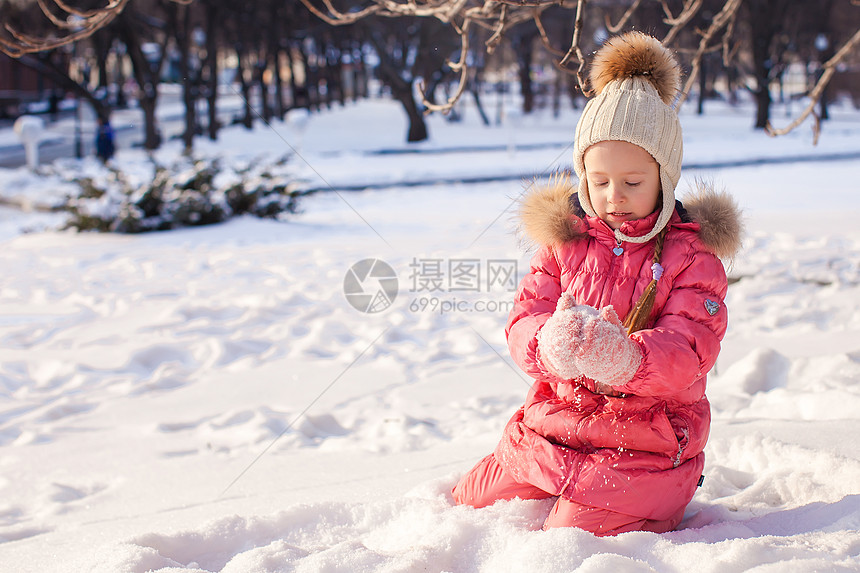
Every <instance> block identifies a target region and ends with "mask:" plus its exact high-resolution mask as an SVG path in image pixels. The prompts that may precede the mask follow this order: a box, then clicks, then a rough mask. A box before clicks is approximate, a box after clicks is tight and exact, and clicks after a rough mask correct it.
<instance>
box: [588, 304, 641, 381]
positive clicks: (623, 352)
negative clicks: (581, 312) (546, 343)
mask: <svg viewBox="0 0 860 573" xmlns="http://www.w3.org/2000/svg"><path fill="white" fill-rule="evenodd" d="M581 336H582V340H581V341H580V343H579V346H578V348H577V349H576V352H575V353H574V363H575V364H576V367H577V368H578V369H579V371H580V372H582V374H584V375H585V376H587V377H589V378H591V379H592V380H594V381H595V382H598V383H602V384H603V385H604V386H610V387H611V386H621V385H622V384H625V383H627V382H629V381H630V379H631V378H633V375H634V374H636V370H638V369H639V365H640V364H641V363H642V350H640V348H639V345H638V344H637V343H636V342H635V341H633V340H631V339H630V338H629V337H628V336H627V331H626V330H625V329H624V327H623V326H622V325H621V321H620V320H619V319H618V315H617V314H615V310H614V309H612V307H606V308H603V309H602V310H601V311H600V317H599V318H596V319H594V320H591V321H589V322H588V323H587V324H585V325H584V326H583V328H582V334H581ZM612 391H613V392H614V390H612ZM602 393H606V394H608V392H602ZM608 395H611V394H608Z"/></svg>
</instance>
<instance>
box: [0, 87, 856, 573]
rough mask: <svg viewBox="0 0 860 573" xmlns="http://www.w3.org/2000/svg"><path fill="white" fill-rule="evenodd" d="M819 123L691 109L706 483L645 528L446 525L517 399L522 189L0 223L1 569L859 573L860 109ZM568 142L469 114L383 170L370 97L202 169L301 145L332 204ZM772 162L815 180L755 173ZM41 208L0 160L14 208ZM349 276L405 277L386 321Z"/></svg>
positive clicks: (31, 217)
mask: <svg viewBox="0 0 860 573" xmlns="http://www.w3.org/2000/svg"><path fill="white" fill-rule="evenodd" d="M835 116H836V119H835V120H833V121H832V122H830V123H829V124H828V125H826V127H825V131H824V134H823V136H822V140H821V143H820V145H819V146H818V147H813V146H812V145H811V136H810V134H809V131H808V128H801V130H800V131H798V132H796V133H794V134H791V135H790V136H787V137H785V138H782V139H775V140H773V139H768V138H767V137H766V136H764V135H762V134H760V133H754V132H753V131H752V130H751V129H750V128H749V125H750V118H751V111H750V110H749V109H748V108H745V109H742V110H731V109H725V108H721V107H719V106H717V105H716V104H714V105H713V106H712V109H711V110H710V112H709V115H706V116H704V117H696V116H694V115H689V112H688V111H686V110H685V113H684V117H683V122H684V127H685V134H686V140H687V146H686V159H685V162H686V163H687V164H688V165H694V166H699V167H701V166H705V165H721V166H722V167H719V168H714V169H705V168H701V169H695V170H693V169H690V170H688V171H686V172H685V175H684V179H687V180H688V181H689V180H690V179H691V178H692V177H695V176H702V177H709V178H713V179H715V180H717V181H718V182H720V183H722V184H724V185H725V186H726V188H727V189H729V190H730V191H731V192H732V193H733V194H734V195H735V197H736V198H737V200H738V202H739V203H740V204H741V206H742V207H743V208H744V209H745V211H746V213H747V217H748V218H747V225H748V236H747V240H746V241H745V248H744V251H743V253H742V254H741V255H740V256H739V257H738V259H737V260H736V261H734V263H733V265H731V267H730V269H729V271H730V275H731V276H732V277H734V278H736V279H739V280H738V281H737V282H735V283H734V284H732V286H731V287H730V290H729V293H730V294H729V298H728V306H729V308H730V313H731V319H730V329H729V332H728V334H727V337H726V340H725V343H724V349H723V353H722V355H721V357H720V360H719V362H718V364H717V368H716V372H714V373H712V376H711V379H710V382H709V391H708V394H709V397H710V399H711V403H712V405H713V415H714V424H713V429H712V434H711V439H710V442H709V445H708V448H707V452H706V455H707V465H706V469H705V474H706V479H705V482H704V485H703V487H702V488H701V489H700V490H699V491H698V493H697V495H696V497H695V498H694V500H693V503H692V504H691V505H690V507H689V511H688V514H687V518H686V520H685V522H684V523H683V524H682V527H681V528H680V529H679V530H678V531H675V532H672V533H668V534H663V535H656V534H652V533H628V534H623V535H621V536H618V537H615V538H595V537H593V536H592V535H590V534H588V533H585V532H582V531H579V530H575V529H566V530H553V531H549V532H542V531H540V530H539V527H540V524H541V523H542V521H543V518H544V515H545V513H546V511H547V510H548V507H547V505H546V503H545V502H533V501H529V502H527V501H518V500H515V501H511V502H503V503H498V504H496V505H495V506H493V507H490V508H486V509H481V510H474V509H470V508H465V507H454V506H452V504H451V498H450V495H449V491H450V488H451V487H452V486H453V485H454V484H455V483H456V480H457V479H458V476H460V475H461V474H462V473H463V472H465V471H466V470H468V469H469V468H470V467H471V466H472V465H473V464H474V463H475V462H476V461H477V460H478V459H479V458H480V457H481V456H483V455H485V454H486V453H489V452H490V451H491V450H492V448H493V447H494V446H495V443H496V441H497V440H498V438H499V435H500V432H501V429H502V427H503V425H504V423H505V422H506V421H507V419H508V417H509V416H510V415H511V413H512V412H513V410H514V409H516V408H517V407H518V406H519V404H520V403H521V402H522V400H523V399H524V397H525V394H526V391H527V388H528V379H527V377H526V376H525V375H524V374H523V373H521V372H519V371H518V370H517V369H516V368H515V367H514V366H513V364H512V362H511V361H510V358H509V357H508V354H507V350H506V347H505V342H504V333H503V326H504V322H505V318H506V314H507V310H508V309H509V308H510V307H509V304H510V299H511V297H512V293H511V292H510V289H511V288H512V286H513V285H512V283H511V282H510V281H508V280H506V279H508V278H509V277H510V276H512V275H510V274H509V273H510V272H511V270H515V272H516V273H517V274H519V275H522V273H524V272H525V271H526V269H527V265H528V259H529V253H528V252H527V251H525V250H523V248H522V245H521V244H520V242H519V241H518V239H517V237H516V235H515V234H514V232H513V227H514V221H513V220H512V214H513V203H514V201H515V199H516V197H517V196H518V195H519V194H520V193H521V192H522V191H523V188H524V184H523V182H522V181H521V180H518V179H512V180H509V181H496V182H482V183H471V184H458V183H444V184H432V185H408V186H405V185H399V186H398V185H395V186H393V187H391V188H387V189H376V190H368V191H362V192H328V193H318V194H315V195H311V196H308V197H306V198H304V199H303V200H302V203H301V206H302V209H303V212H302V213H300V214H298V215H293V216H289V217H288V218H286V219H285V220H284V221H279V222H275V221H262V220H257V219H252V218H241V219H237V220H233V221H231V222H228V223H226V224H223V225H218V226H213V227H208V228H197V229H188V230H182V231H173V232H170V233H163V234H149V235H143V236H119V235H97V234H74V233H71V232H55V231H50V230H42V231H39V229H45V226H46V225H50V224H56V223H57V220H56V218H57V216H56V215H51V216H47V215H38V214H21V213H20V212H18V211H13V210H2V211H0V248H2V255H0V260H2V270H3V273H2V276H0V571H4V572H5V571H10V572H12V571H14V572H26V571H33V572H37V571H38V572H40V573H41V572H50V571H59V572H69V571H71V572H78V571H93V572H104V573H116V572H135V573H137V572H140V573H142V572H144V571H161V572H162V573H166V572H168V571H191V572H204V571H225V572H251V573H262V572H276V571H308V572H317V571H344V572H347V571H348V572H356V571H388V572H395V571H397V572H406V571H409V572H412V571H452V572H466V571H487V572H496V571H531V572H567V571H579V572H583V573H587V572H597V571H608V570H617V571H632V572H644V571H658V572H664V571H678V572H682V571H689V570H691V569H695V570H697V571H702V572H709V571H713V572H719V573H725V572H733V571H749V570H754V571H758V572H762V573H763V572H771V571H774V572H775V571H780V572H782V571H789V570H790V571H801V572H804V571H810V572H811V571H860V534H858V529H860V445H858V442H857V440H856V437H857V435H858V433H860V414H858V412H860V390H858V389H860V385H858V382H860V230H858V227H857V223H856V222H857V220H858V218H860V185H858V183H857V173H858V168H860V159H858V158H857V157H860V113H857V112H854V111H851V110H848V109H843V110H835ZM575 122H576V114H575V113H573V112H571V113H568V114H565V115H564V116H563V117H561V118H559V119H555V118H552V117H551V116H549V115H544V114H537V115H536V116H535V117H533V118H512V119H511V121H509V122H508V124H507V125H505V126H501V127H490V128H485V127H482V126H480V125H478V122H477V118H476V116H475V114H474V113H472V112H471V110H468V109H467V110H466V116H465V121H464V122H463V123H459V124H454V123H448V122H446V121H445V120H444V119H443V118H440V117H431V118H430V129H431V134H432V140H431V141H430V142H427V143H424V144H421V145H419V146H417V147H418V148H420V149H425V150H426V151H427V152H426V153H419V154H413V153H408V154H396V153H386V154H379V153H372V152H374V151H378V150H398V149H400V150H402V149H404V148H406V147H407V146H406V145H405V144H403V143H402V139H403V135H404V133H405V124H404V118H403V116H402V114H401V112H400V110H399V109H398V107H397V106H396V104H393V103H390V102H385V101H366V102H361V103H358V104H350V105H349V106H348V107H346V108H344V109H339V108H338V109H334V110H332V111H329V112H325V113H323V114H319V115H315V116H313V117H311V118H305V117H298V116H294V117H291V118H290V121H288V122H286V123H276V124H275V125H274V126H273V128H272V129H270V128H267V127H265V126H260V127H258V128H257V129H256V130H255V131H254V132H252V133H247V132H244V131H242V130H240V129H233V130H228V131H225V132H223V137H222V141H221V142H220V143H219V144H217V145H214V146H213V145H212V144H209V143H205V142H202V141H201V143H200V146H199V148H200V150H201V151H202V152H206V153H220V154H223V155H225V156H235V157H240V158H245V159H248V158H254V157H261V156H263V155H265V154H268V155H273V156H276V155H281V154H283V153H285V152H289V151H290V147H292V148H294V149H295V150H296V151H298V153H299V154H300V155H301V157H302V158H303V159H301V158H299V157H296V158H294V159H293V164H294V166H295V169H296V173H297V176H300V177H302V178H303V179H304V180H305V181H307V182H308V184H309V185H310V186H315V187H316V186H318V187H327V186H329V185H331V186H332V187H333V188H334V189H335V190H337V189H338V188H339V187H354V186H356V185H359V184H371V183H372V184H380V183H386V184H392V183H396V182H398V181H400V182H403V181H407V182H412V183H414V182H417V181H420V180H422V179H434V180H448V179H454V178H457V177H467V178H475V179H479V178H481V177H485V178H489V177H495V176H498V175H514V176H518V175H526V176H527V175H540V174H543V173H546V172H548V171H550V170H553V169H557V168H564V167H566V166H568V165H569V163H570V149H569V148H568V146H569V145H570V143H571V140H570V138H571V135H572V133H573V126H574V125H575ZM518 146H520V147H523V148H521V149H518ZM464 147H473V148H493V147H495V148H496V149H495V150H483V151H474V152H467V151H464V150H463V149H462V148H464ZM452 148H458V149H457V150H456V151H452ZM138 153H139V152H134V151H123V152H121V153H120V155H119V157H118V162H119V164H120V165H127V166H128V170H129V171H130V172H134V171H135V169H137V168H138V167H139V165H141V164H142V163H143V162H144V159H142V158H141V157H140V156H139V155H137V154H138ZM176 154H178V147H177V146H175V144H171V145H168V146H166V147H165V149H163V150H162V151H160V152H159V155H160V156H161V157H162V158H164V159H165V160H169V158H170V157H171V156H172V155H176ZM837 154H839V155H843V156H851V155H852V154H854V156H855V158H854V159H842V160H832V157H833V155H837ZM785 157H797V158H805V160H804V161H798V162H788V163H784V162H780V163H764V164H761V165H756V164H754V161H752V160H755V159H758V158H769V159H770V160H772V161H773V160H780V158H785ZM816 158H817V159H816ZM828 158H830V159H828ZM733 163H735V164H741V165H742V166H735V167H731V166H727V165H731V164H733ZM62 169H78V168H77V167H74V165H72V164H69V165H66V166H63V167H62ZM684 185H685V184H684V183H683V182H682V185H681V187H682V188H683V187H684ZM56 191H57V190H56V186H55V181H54V182H52V180H50V179H48V180H43V179H39V178H36V177H34V176H32V175H30V174H28V173H26V171H25V170H23V169H18V170H6V171H2V170H0V194H2V195H4V196H6V197H13V196H19V197H20V196H21V195H22V194H26V195H27V196H29V197H30V199H31V200H32V201H34V202H37V203H38V202H50V200H51V198H52V197H56ZM25 230H30V231H33V230H36V231H35V232H27V233H25V232H23V231H25ZM368 258H370V259H379V260H381V261H385V262H387V263H388V264H389V265H391V267H392V268H393V269H394V271H395V273H396V278H397V281H396V282H397V285H398V287H399V288H398V293H397V296H396V298H395V300H394V302H393V304H392V305H391V306H390V307H389V308H387V309H385V310H383V311H381V312H376V313H364V312H359V311H358V310H356V309H355V308H353V307H352V306H351V304H350V302H349V301H348V300H347V298H346V297H345V295H344V280H345V277H346V276H347V273H348V271H349V270H350V267H351V266H352V265H353V264H354V263H357V262H358V261H361V260H364V259H368ZM377 268H378V267H377ZM478 272H480V275H478V274H477V273H478ZM478 278H480V281H477V279H478ZM389 282H391V281H389ZM371 284H372V285H374V286H373V289H374V290H375V289H376V288H377V287H376V285H377V284H388V283H382V282H381V283H376V282H375V281H370V282H366V283H364V284H363V286H364V287H365V288H369V286H368V285H371ZM353 300H354V299H353Z"/></svg>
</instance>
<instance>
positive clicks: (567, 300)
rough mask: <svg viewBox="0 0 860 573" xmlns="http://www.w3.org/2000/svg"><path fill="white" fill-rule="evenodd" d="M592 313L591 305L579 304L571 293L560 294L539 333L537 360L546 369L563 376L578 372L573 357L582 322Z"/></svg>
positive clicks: (591, 317)
mask: <svg viewBox="0 0 860 573" xmlns="http://www.w3.org/2000/svg"><path fill="white" fill-rule="evenodd" d="M595 316H597V310H596V309H594V308H593V307H590V306H578V305H577V304H576V302H575V301H574V299H573V297H572V296H571V295H570V294H568V293H564V294H562V295H561V298H559V299H558V304H557V305H556V310H555V312H554V313H553V314H552V316H551V317H550V318H549V320H547V321H546V323H545V324H544V325H543V328H542V329H541V331H540V332H539V333H538V351H539V352H540V360H541V362H542V363H543V365H544V366H545V367H546V369H547V370H549V371H550V372H551V373H552V374H554V375H556V376H558V377H559V378H563V379H565V380H573V379H575V378H579V377H580V376H581V372H580V371H579V368H578V367H577V365H576V361H575V359H574V357H575V355H576V353H577V351H578V350H579V346H580V343H581V342H582V332H583V329H584V328H585V325H586V324H587V323H588V322H589V321H590V320H593V318H594V317H595Z"/></svg>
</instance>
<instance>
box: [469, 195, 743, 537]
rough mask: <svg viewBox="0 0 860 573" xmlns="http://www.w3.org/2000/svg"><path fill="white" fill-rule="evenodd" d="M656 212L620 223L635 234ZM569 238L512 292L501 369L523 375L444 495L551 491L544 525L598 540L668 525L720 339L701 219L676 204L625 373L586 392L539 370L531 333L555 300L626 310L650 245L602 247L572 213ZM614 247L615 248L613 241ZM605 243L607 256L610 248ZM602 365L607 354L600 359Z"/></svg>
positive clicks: (690, 465)
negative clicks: (526, 380)
mask: <svg viewBox="0 0 860 573" xmlns="http://www.w3.org/2000/svg"><path fill="white" fill-rule="evenodd" d="M656 217H657V213H654V214H652V215H651V216H649V217H646V218H645V219H640V220H637V221H632V222H628V223H625V224H624V226H623V227H622V228H621V231H622V232H623V233H625V234H626V235H628V236H642V235H644V234H646V233H647V232H648V231H649V230H650V229H651V228H652V227H653V225H654V222H655V220H656ZM571 221H573V225H578V227H577V231H578V232H579V236H574V237H573V238H568V237H564V239H565V240H564V241H563V242H562V241H558V242H555V243H553V244H546V245H543V246H542V247H541V248H540V249H539V251H538V252H537V253H536V254H535V256H534V257H533V259H532V261H531V269H530V272H529V274H528V275H526V276H525V277H524V278H523V280H522V282H521V283H520V285H519V289H518V292H517V295H516V299H515V306H514V308H513V310H512V311H511V313H510V316H509V318H508V323H507V327H506V334H507V340H508V347H509V349H510V353H511V356H512V357H513V359H514V361H515V362H516V363H517V364H518V365H519V367H520V368H522V369H523V370H524V371H525V372H527V373H528V374H529V375H531V376H532V377H533V378H534V379H535V382H534V385H533V386H532V389H531V391H530V392H529V394H528V397H527V399H526V402H525V404H524V406H523V407H522V408H520V409H519V410H518V411H517V412H516V413H515V414H514V416H513V417H512V418H511V420H510V421H509V422H508V424H507V426H506V427H505V429H504V433H503V436H502V439H501V441H500V443H499V444H498V446H497V447H496V449H495V452H494V453H493V454H491V455H489V456H487V457H486V458H484V459H483V460H482V461H481V462H479V463H478V465H477V466H475V468H473V469H472V470H471V471H470V472H469V473H468V474H466V475H465V476H464V477H463V478H462V479H461V481H460V483H459V484H458V485H457V486H456V488H455V489H454V498H455V501H456V502H457V503H461V504H468V505H472V506H474V507H483V506H486V505H490V504H492V503H494V502H495V501H497V500H499V499H512V498H514V497H519V498H522V499H541V498H548V497H557V498H558V500H557V501H556V504H555V506H554V507H553V510H552V511H551V513H550V515H549V517H548V519H547V521H546V523H545V526H544V527H545V528H548V527H561V526H576V527H580V528H582V529H586V530H588V531H591V532H593V533H595V534H598V535H612V534H617V533H622V532H625V531H633V530H647V531H655V532H663V531H669V530H672V529H674V528H675V527H676V526H677V525H678V524H679V523H680V522H681V519H682V518H683V515H684V508H685V507H686V506H687V504H688V503H689V502H690V500H691V498H692V497H693V493H694V492H695V490H696V487H697V484H698V483H699V480H700V477H701V475H702V469H703V465H704V454H703V453H702V450H703V449H704V446H705V443H706V441H707V438H708V430H709V426H710V406H709V404H708V401H707V398H706V397H705V383H706V376H707V373H708V371H709V370H710V369H711V368H712V367H713V365H714V363H715V362H716V359H717V354H718V353H719V350H720V340H721V339H722V337H723V335H724V334H725V331H726V324H727V318H728V316H727V312H726V308H725V305H724V304H723V299H724V297H725V295H726V290H727V281H726V274H725V270H724V268H723V265H722V263H721V262H720V260H719V259H718V258H717V256H715V255H714V254H713V251H714V250H718V249H713V248H710V246H709V245H706V244H704V243H703V242H702V240H701V239H700V236H699V232H700V224H699V223H696V222H692V221H689V220H688V217H687V213H686V211H685V210H684V209H683V208H676V210H675V213H674V214H673V216H672V219H671V220H670V222H669V225H668V226H669V231H668V233H667V236H666V240H665V244H664V250H663V256H662V266H663V268H664V273H663V275H662V277H661V278H660V279H659V280H658V281H657V297H656V301H655V303H654V307H653V311H652V313H651V321H650V323H649V327H648V328H646V329H644V330H640V331H638V332H636V333H634V334H632V335H631V338H632V339H633V340H634V341H635V342H637V343H638V344H639V347H640V349H641V350H642V355H643V359H642V363H641V365H640V367H639V369H638V370H637V371H636V373H635V375H634V376H633V378H632V379H631V380H630V381H629V382H627V383H626V384H624V385H623V386H615V387H614V389H615V390H616V391H618V392H621V393H623V396H621V397H610V396H607V395H604V394H597V393H594V392H593V390H594V389H595V383H594V381H592V380H590V379H588V378H585V377H580V378H577V379H575V380H564V379H561V378H558V377H556V376H555V375H553V374H551V373H550V371H549V370H548V369H547V368H546V367H545V365H544V364H543V363H542V362H541V357H540V351H539V349H538V342H537V334H538V332H539V331H540V329H541V327H542V326H543V325H544V323H545V322H546V321H547V319H548V318H549V317H550V316H551V315H552V313H553V311H554V310H555V308H556V302H557V301H558V299H559V297H560V296H561V294H562V293H563V292H569V293H571V294H572V295H573V296H574V297H575V300H576V303H577V304H581V305H590V306H593V307H595V308H598V309H599V308H603V307H605V306H607V305H613V306H614V308H615V310H616V311H617V313H618V315H619V316H621V317H624V316H626V314H627V313H628V312H629V311H630V309H631V307H632V305H633V304H635V302H636V300H638V298H639V296H640V294H641V293H642V291H643V290H644V289H645V287H646V286H647V285H648V283H649V282H650V280H651V278H652V270H651V265H652V256H653V248H654V247H653V241H651V242H649V243H645V244H638V243H622V244H621V245H618V244H617V243H616V241H615V237H614V235H613V231H612V229H610V228H609V227H608V226H607V225H606V224H605V223H604V222H603V221H601V220H600V219H599V218H596V217H582V218H581V220H579V221H578V220H577V218H576V217H575V216H574V215H572V216H571ZM619 246H620V247H621V249H623V251H619V250H618V247H619ZM613 249H615V250H613ZM610 359H611V358H610Z"/></svg>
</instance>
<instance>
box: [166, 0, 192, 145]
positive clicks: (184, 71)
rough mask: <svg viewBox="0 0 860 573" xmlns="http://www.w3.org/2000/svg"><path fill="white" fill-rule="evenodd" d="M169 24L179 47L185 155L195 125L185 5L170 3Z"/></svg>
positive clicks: (189, 23) (188, 17)
mask: <svg viewBox="0 0 860 573" xmlns="http://www.w3.org/2000/svg"><path fill="white" fill-rule="evenodd" d="M169 15H170V25H171V28H172V30H173V37H174V39H175V40H176V45H177V47H178V48H179V75H180V76H181V77H182V102H183V104H184V105H185V131H184V132H183V133H182V143H183V145H184V146H185V155H190V154H191V151H192V149H193V148H194V131H195V129H196V127H197V117H196V111H197V110H196V106H197V102H196V101H195V100H196V98H195V95H194V92H195V87H194V85H195V81H194V78H193V77H192V75H193V74H192V71H191V66H190V59H191V14H190V11H189V9H188V6H187V5H178V4H170V12H169Z"/></svg>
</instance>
